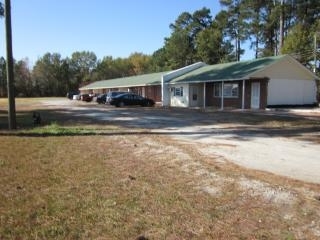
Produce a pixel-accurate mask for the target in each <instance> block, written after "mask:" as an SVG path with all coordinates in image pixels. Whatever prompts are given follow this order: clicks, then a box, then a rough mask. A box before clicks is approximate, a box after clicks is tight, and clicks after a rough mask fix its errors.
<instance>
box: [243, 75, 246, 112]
mask: <svg viewBox="0 0 320 240" xmlns="http://www.w3.org/2000/svg"><path fill="white" fill-rule="evenodd" d="M245 90H246V80H243V81H242V110H243V109H244V103H245V102H244V100H245Z"/></svg>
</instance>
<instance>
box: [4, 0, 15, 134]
mask: <svg viewBox="0 0 320 240" xmlns="http://www.w3.org/2000/svg"><path fill="white" fill-rule="evenodd" d="M4 8H5V21H6V22H5V23H6V42H7V48H6V49H7V89H8V102H9V107H8V121H9V130H13V129H16V128H17V123H16V106H15V98H14V75H13V56H12V28H11V4H10V0H5V5H4Z"/></svg>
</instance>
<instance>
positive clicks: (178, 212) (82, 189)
mask: <svg viewBox="0 0 320 240" xmlns="http://www.w3.org/2000/svg"><path fill="white" fill-rule="evenodd" d="M28 109H29V107H28ZM29 110H32V108H31V107H30V109H29ZM45 114H48V115H47V116H52V119H53V115H50V112H45ZM25 118H26V119H27V117H26V116H25ZM67 118H68V116H64V117H62V118H58V119H56V122H55V123H51V124H48V125H47V126H43V127H39V128H38V127H37V128H32V126H29V125H24V126H27V127H26V128H24V129H21V130H19V131H16V132H14V133H10V132H7V131H1V135H0V141H1V145H0V190H1V191H0V239H137V238H138V237H139V236H140V237H142V236H144V237H145V238H146V239H288V240H289V239H317V238H319V237H320V223H319V217H320V211H319V205H320V201H319V199H318V198H317V197H318V196H319V194H320V192H319V185H316V184H307V183H303V182H300V181H293V180H290V179H287V178H282V177H279V176H275V175H272V174H268V173H264V172H259V171H253V170H249V169H244V168H241V167H239V166H236V165H234V164H231V163H229V162H228V161H225V160H224V161H221V160H220V159H219V158H218V157H217V156H214V155H212V156H210V157H208V156H205V155H202V154H201V152H200V151H199V150H198V146H197V145H194V144H190V143H187V142H181V141H179V142H178V141H176V140H173V139H171V138H169V137H168V136H163V135H161V136H159V135H157V134H154V135H152V134H144V133H143V131H140V130H135V132H137V133H138V134H132V133H131V131H130V129H124V128H120V127H114V126H109V125H106V126H104V125H91V124H83V123H81V121H79V122H77V121H76V119H74V120H75V124H74V125H75V126H70V124H71V123H69V122H68V123H67V124H66V123H65V121H64V120H65V119H67ZM49 119H51V118H49ZM252 121H253V120H252ZM212 147H213V146H212Z"/></svg>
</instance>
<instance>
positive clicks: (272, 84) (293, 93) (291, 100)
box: [267, 79, 316, 105]
mask: <svg viewBox="0 0 320 240" xmlns="http://www.w3.org/2000/svg"><path fill="white" fill-rule="evenodd" d="M315 102H316V82H315V81H314V80H293V79H270V81H269V85H268V102H267V104H268V105H303V104H313V103H315Z"/></svg>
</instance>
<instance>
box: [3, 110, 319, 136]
mask: <svg viewBox="0 0 320 240" xmlns="http://www.w3.org/2000/svg"><path fill="white" fill-rule="evenodd" d="M35 111H37V112H39V113H40V115H41V118H42V122H41V125H34V124H33V119H32V115H33V112H34V111H20V112H17V126H18V130H16V131H5V129H6V127H7V126H6V123H7V116H6V112H4V111H0V136H24V137H51V136H114V135H143V134H149V135H168V136H170V135H172V136H176V135H181V136H190V137H191V138H193V139H201V138H205V137H215V136H216V137H219V136H223V135H225V136H229V137H230V138H235V139H238V140H241V141H247V140H250V138H252V137H255V138H256V137H266V136H267V137H300V136H302V135H305V134H310V133H317V132H318V133H319V132H320V122H319V121H314V120H308V119H304V118H301V117H300V118H296V117H289V116H274V115H273V116H270V115H262V114H254V113H248V112H246V113H243V112H213V113H211V112H210V113H205V112H201V111H199V110H186V109H163V108H160V109H159V108H123V109H119V108H110V107H109V108H106V107H101V106H98V107H97V106H93V107H92V106H88V107H86V108H83V107H82V108H79V109H39V110H35ZM272 122H277V123H278V124H279V126H277V127H270V126H269V125H270V123H272ZM232 124H234V125H235V126H234V127H233V126H232ZM206 125H210V126H211V125H212V126H213V127H212V128H199V129H198V130H196V131H194V130H192V131H191V130H187V129H184V128H187V127H192V126H206ZM215 125H218V126H219V127H218V128H215V127H214V126H215ZM282 125H283V126H284V127H283V126H282ZM286 125H289V126H290V127H286ZM114 126H120V127H121V128H119V129H116V128H114ZM112 127H113V128H112ZM1 129H2V130H3V131H1ZM159 129H160V130H161V131H156V132H155V131H154V130H159ZM311 141H314V140H313V139H312V140H311Z"/></svg>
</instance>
